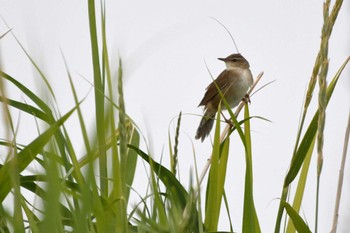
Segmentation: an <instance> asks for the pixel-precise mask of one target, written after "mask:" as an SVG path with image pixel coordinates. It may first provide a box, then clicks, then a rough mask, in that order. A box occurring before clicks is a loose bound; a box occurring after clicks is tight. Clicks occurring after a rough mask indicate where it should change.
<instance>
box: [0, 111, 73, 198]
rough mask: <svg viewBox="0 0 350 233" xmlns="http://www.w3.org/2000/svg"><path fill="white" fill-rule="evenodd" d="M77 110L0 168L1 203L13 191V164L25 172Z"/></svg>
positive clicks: (68, 114)
mask: <svg viewBox="0 0 350 233" xmlns="http://www.w3.org/2000/svg"><path fill="white" fill-rule="evenodd" d="M75 109H76V107H75V108H73V109H72V110H70V111H69V112H68V113H67V114H66V115H64V116H63V117H62V118H60V119H59V120H57V121H56V122H55V123H54V124H52V125H51V126H50V127H49V128H48V129H47V130H46V131H45V132H44V133H42V134H41V135H40V136H39V137H37V138H36V139H35V140H34V141H32V142H31V143H30V144H29V145H27V146H26V147H25V148H24V149H23V150H22V151H21V152H19V153H18V155H17V158H16V160H17V161H14V160H13V159H12V160H10V161H8V162H7V163H5V164H4V166H3V167H2V168H0V202H2V201H3V200H4V199H5V197H6V196H7V194H8V193H9V192H10V190H11V187H12V185H11V182H10V179H9V172H11V170H10V167H11V166H12V165H13V163H14V162H16V163H17V165H16V166H17V169H19V171H23V170H24V169H25V168H26V167H27V166H28V165H29V163H30V162H31V161H32V160H33V159H34V158H35V156H36V155H37V154H39V153H40V152H41V151H42V149H43V148H44V146H45V145H46V144H47V143H48V142H49V140H50V139H51V137H52V136H53V135H54V134H55V133H56V132H57V130H58V129H59V127H60V126H61V125H63V123H64V122H65V121H66V120H67V119H68V118H69V117H70V116H71V114H72V113H73V112H74V111H75Z"/></svg>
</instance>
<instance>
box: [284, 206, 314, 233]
mask: <svg viewBox="0 0 350 233" xmlns="http://www.w3.org/2000/svg"><path fill="white" fill-rule="evenodd" d="M281 204H282V206H283V207H284V208H285V209H286V211H287V214H288V216H289V217H290V219H291V220H292V222H293V225H294V226H295V229H296V230H297V231H298V232H303V233H311V230H310V228H309V227H308V226H307V224H306V223H305V222H304V220H303V219H302V218H301V217H300V216H299V214H298V213H297V212H296V211H295V210H294V209H293V207H291V206H290V205H289V204H288V203H287V202H285V201H281Z"/></svg>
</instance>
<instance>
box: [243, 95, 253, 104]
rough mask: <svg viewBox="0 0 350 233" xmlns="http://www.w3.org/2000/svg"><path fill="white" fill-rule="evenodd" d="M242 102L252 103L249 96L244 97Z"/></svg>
mask: <svg viewBox="0 0 350 233" xmlns="http://www.w3.org/2000/svg"><path fill="white" fill-rule="evenodd" d="M242 101H243V102H245V103H251V102H250V97H249V94H245V96H244V97H243V99H242Z"/></svg>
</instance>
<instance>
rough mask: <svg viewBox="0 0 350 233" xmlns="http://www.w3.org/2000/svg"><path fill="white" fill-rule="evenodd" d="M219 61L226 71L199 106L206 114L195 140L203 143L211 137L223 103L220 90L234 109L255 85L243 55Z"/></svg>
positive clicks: (208, 89) (207, 91)
mask: <svg viewBox="0 0 350 233" xmlns="http://www.w3.org/2000/svg"><path fill="white" fill-rule="evenodd" d="M218 59H219V60H221V61H223V62H225V64H226V69H225V70H224V71H222V72H221V74H220V75H219V76H218V77H217V78H216V79H215V80H214V81H213V82H212V83H211V84H210V85H209V86H208V87H207V88H206V92H205V94H204V97H203V99H202V101H201V102H200V103H199V105H198V107H199V106H204V110H205V112H204V116H203V117H202V120H201V122H200V124H199V127H198V129H197V133H196V137H195V138H196V139H201V141H202V142H203V141H204V139H205V137H206V136H208V135H209V133H210V131H211V129H212V127H213V124H214V117H215V114H216V112H217V111H218V106H219V104H220V101H221V95H220V94H219V91H218V89H220V91H221V93H222V95H223V96H224V97H225V99H226V101H227V102H228V104H229V105H230V108H234V107H236V106H237V105H238V104H239V103H240V102H241V100H242V99H243V98H244V97H245V95H246V93H247V91H248V89H249V87H250V86H251V85H252V84H253V76H252V73H251V71H250V69H249V62H248V61H247V60H246V59H245V58H244V57H243V56H242V55H241V54H239V53H236V54H232V55H230V56H228V57H226V58H218ZM222 108H225V106H222Z"/></svg>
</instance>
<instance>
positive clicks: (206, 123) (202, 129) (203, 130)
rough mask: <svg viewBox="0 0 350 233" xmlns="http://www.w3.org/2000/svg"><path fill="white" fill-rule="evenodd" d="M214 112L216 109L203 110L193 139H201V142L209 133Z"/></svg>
mask: <svg viewBox="0 0 350 233" xmlns="http://www.w3.org/2000/svg"><path fill="white" fill-rule="evenodd" d="M215 113H216V111H209V109H207V110H206V111H205V113H204V116H203V117H202V120H201V122H200V123H199V126H198V129H197V133H196V137H195V139H201V141H202V142H203V141H204V139H205V138H206V137H207V136H208V135H209V133H210V131H211V129H212V128H213V124H214V117H215Z"/></svg>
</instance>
